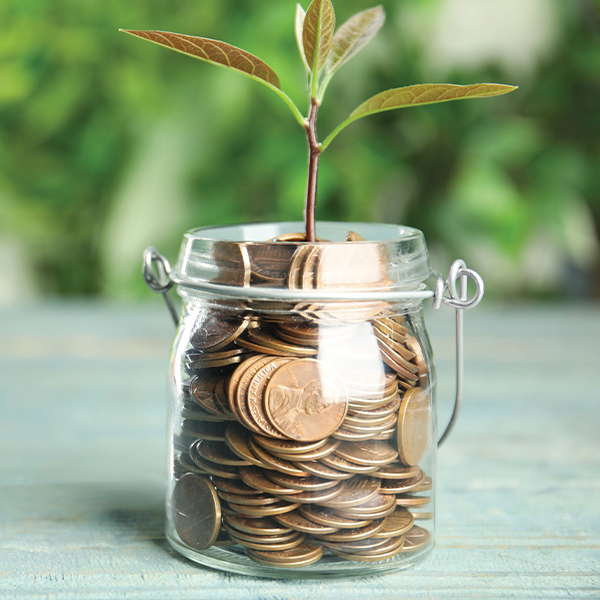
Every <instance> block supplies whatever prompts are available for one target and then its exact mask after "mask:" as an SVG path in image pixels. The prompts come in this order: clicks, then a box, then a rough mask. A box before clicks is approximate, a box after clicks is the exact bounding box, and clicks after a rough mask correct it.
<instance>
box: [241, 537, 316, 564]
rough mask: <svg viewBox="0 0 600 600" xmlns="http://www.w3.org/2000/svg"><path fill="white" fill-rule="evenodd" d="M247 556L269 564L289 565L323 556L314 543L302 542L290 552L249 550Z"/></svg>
mask: <svg viewBox="0 0 600 600" xmlns="http://www.w3.org/2000/svg"><path fill="white" fill-rule="evenodd" d="M247 554H248V556H250V557H252V558H258V559H261V560H265V561H269V562H275V563H285V564H290V563H293V562H296V561H300V560H308V559H310V558H314V557H319V558H320V557H321V556H323V548H322V546H320V545H318V544H315V543H314V542H304V543H303V544H301V545H300V546H296V547H295V548H291V549H290V550H282V551H279V552H267V551H258V550H250V551H248V552H247Z"/></svg>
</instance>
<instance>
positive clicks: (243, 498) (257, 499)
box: [217, 490, 395, 506]
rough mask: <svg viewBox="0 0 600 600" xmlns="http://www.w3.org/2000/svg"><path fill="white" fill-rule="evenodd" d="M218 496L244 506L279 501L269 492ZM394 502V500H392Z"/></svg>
mask: <svg viewBox="0 0 600 600" xmlns="http://www.w3.org/2000/svg"><path fill="white" fill-rule="evenodd" d="M217 493H218V494H219V498H221V500H225V502H229V503H230V504H232V503H233V504H244V505H246V506H268V505H269V504H275V503H276V502H279V498H276V497H275V496H271V495H270V494H257V495H255V496H249V495H247V494H246V495H241V494H230V493H228V492H222V491H220V490H219V491H217ZM394 504H395V502H394Z"/></svg>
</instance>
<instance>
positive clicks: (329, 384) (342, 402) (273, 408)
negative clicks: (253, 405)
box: [264, 359, 348, 442]
mask: <svg viewBox="0 0 600 600" xmlns="http://www.w3.org/2000/svg"><path fill="white" fill-rule="evenodd" d="M264 407H265V412H266V414H267V417H268V419H269V420H270V421H271V423H272V424H273V426H274V427H275V428H276V429H277V430H278V431H280V432H281V433H282V434H284V435H285V436H287V437H289V438H291V439H295V440H298V441H304V442H310V441H315V440H320V439H322V438H324V437H327V436H328V435H330V434H331V433H333V432H334V431H335V430H336V429H337V428H338V427H339V426H340V424H341V422H342V421H343V420H344V417H345V416H346V411H347V410H348V397H347V394H346V389H345V387H344V383H343V381H342V380H341V379H340V377H339V375H338V374H337V373H336V372H335V371H334V370H333V369H331V368H330V367H329V366H327V365H326V364H325V363H323V362H321V361H317V360H314V359H299V360H294V361H293V362H291V363H289V364H287V365H285V366H283V367H281V368H279V369H278V370H277V371H276V372H275V373H274V375H273V376H272V377H271V379H270V381H269V383H268V384H267V388H266V394H265V404H264Z"/></svg>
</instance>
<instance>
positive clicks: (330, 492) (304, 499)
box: [282, 481, 345, 504]
mask: <svg viewBox="0 0 600 600" xmlns="http://www.w3.org/2000/svg"><path fill="white" fill-rule="evenodd" d="M334 483H335V485H336V487H332V488H329V489H327V490H314V491H312V490H307V491H303V492H300V493H299V494H294V495H293V496H291V497H290V498H289V499H288V498H285V497H283V496H282V498H283V499H287V501H288V502H300V503H302V504H323V503H326V502H330V501H333V500H334V499H335V498H337V497H338V496H339V495H340V494H341V493H342V491H343V487H342V486H343V484H344V483H345V482H343V481H341V482H339V483H338V482H334Z"/></svg>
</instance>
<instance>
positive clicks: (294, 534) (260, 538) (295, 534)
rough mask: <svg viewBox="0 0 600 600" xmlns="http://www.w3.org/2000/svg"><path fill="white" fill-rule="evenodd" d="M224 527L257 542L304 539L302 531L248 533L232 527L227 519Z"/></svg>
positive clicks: (229, 531) (242, 537) (240, 536)
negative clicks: (270, 533)
mask: <svg viewBox="0 0 600 600" xmlns="http://www.w3.org/2000/svg"><path fill="white" fill-rule="evenodd" d="M254 520H260V519H254ZM223 528H224V529H225V531H227V532H228V533H231V534H232V535H234V536H235V537H237V538H240V539H242V540H246V541H248V542H255V543H257V544H269V543H273V544H280V543H285V542H289V541H291V540H295V539H304V535H303V534H302V533H300V532H299V531H289V532H288V533H280V534H277V535H264V534H260V535H257V534H255V533H247V532H244V531H240V530H239V529H236V528H234V527H232V526H231V525H229V524H228V523H227V521H225V522H224V523H223Z"/></svg>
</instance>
